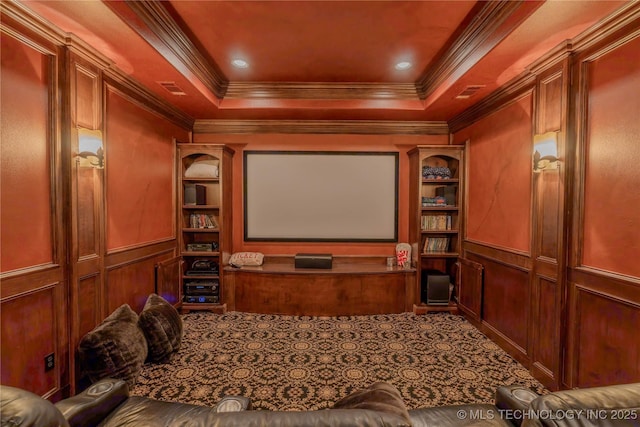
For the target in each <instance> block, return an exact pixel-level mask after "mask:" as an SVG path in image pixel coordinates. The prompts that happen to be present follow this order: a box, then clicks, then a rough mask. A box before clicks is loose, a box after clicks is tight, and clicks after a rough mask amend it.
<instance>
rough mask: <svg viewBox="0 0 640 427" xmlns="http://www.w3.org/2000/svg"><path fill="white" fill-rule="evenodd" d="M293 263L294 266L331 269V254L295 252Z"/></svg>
mask: <svg viewBox="0 0 640 427" xmlns="http://www.w3.org/2000/svg"><path fill="white" fill-rule="evenodd" d="M293 264H294V267H295V268H323V269H331V267H332V265H333V256H332V255H331V254H296V256H295V258H294V261H293Z"/></svg>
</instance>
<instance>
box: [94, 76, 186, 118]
mask: <svg viewBox="0 0 640 427" xmlns="http://www.w3.org/2000/svg"><path fill="white" fill-rule="evenodd" d="M103 77H104V79H105V81H106V82H107V84H109V85H111V86H113V87H114V88H117V89H118V90H119V91H121V92H122V93H123V94H126V95H128V96H129V97H131V98H132V99H135V100H137V101H138V103H139V104H140V105H141V106H142V107H144V108H146V109H147V110H150V111H155V112H156V113H157V114H160V115H161V116H163V117H166V118H167V119H168V120H169V121H171V122H172V123H174V124H176V125H177V126H180V127H181V128H183V129H186V130H191V128H192V127H193V123H194V119H193V117H191V116H189V115H188V114H186V113H184V112H182V111H181V110H179V109H177V108H175V107H174V106H173V105H171V104H170V103H168V102H167V101H165V100H164V99H162V98H160V97H158V96H157V95H156V94H155V93H153V92H151V91H150V90H149V89H147V88H146V87H145V86H143V85H142V84H140V83H139V82H138V81H136V80H133V79H132V78H131V77H130V76H129V75H127V74H126V73H124V72H123V71H122V70H120V69H119V68H108V69H105V70H104V71H103Z"/></svg>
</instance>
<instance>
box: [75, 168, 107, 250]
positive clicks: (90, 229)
mask: <svg viewBox="0 0 640 427" xmlns="http://www.w3.org/2000/svg"><path fill="white" fill-rule="evenodd" d="M100 173H101V172H100V171H99V170H97V169H94V168H87V167H78V168H76V183H77V187H76V191H77V192H76V200H77V202H76V213H77V224H76V227H77V230H78V232H77V237H76V238H77V245H78V253H77V259H80V258H83V257H87V256H90V255H95V254H98V253H100V230H99V225H100V224H99V219H98V218H97V216H98V212H97V210H96V208H98V207H99V206H100V205H101V204H100V200H99V199H100V197H101V194H102V192H101V190H100V188H99V185H100V183H101V177H100V176H98V175H99V174H100ZM96 187H98V188H96Z"/></svg>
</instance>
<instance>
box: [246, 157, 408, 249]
mask: <svg viewBox="0 0 640 427" xmlns="http://www.w3.org/2000/svg"><path fill="white" fill-rule="evenodd" d="M397 230H398V153H397V152H351V151H344V152H343V151H335V152H333V151H331V152H327V151H245V152H244V239H245V240H246V241H328V242H395V241H397V238H398V234H397Z"/></svg>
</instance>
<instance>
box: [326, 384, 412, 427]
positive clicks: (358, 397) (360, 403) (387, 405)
mask: <svg viewBox="0 0 640 427" xmlns="http://www.w3.org/2000/svg"><path fill="white" fill-rule="evenodd" d="M333 407H334V409H369V410H371V411H377V412H384V413H387V414H391V415H396V416H398V417H400V418H402V419H403V420H404V421H406V422H407V425H411V419H410V418H409V411H408V410H407V407H406V406H405V404H404V401H403V400H402V396H401V395H400V392H399V391H398V389H397V388H395V387H394V386H392V385H391V384H387V383H383V382H379V383H375V384H372V385H370V386H369V387H367V388H363V389H361V390H356V391H354V392H353V393H351V394H350V395H348V396H346V397H343V398H342V399H340V400H338V401H337V402H336V403H335V404H334V405H333Z"/></svg>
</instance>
